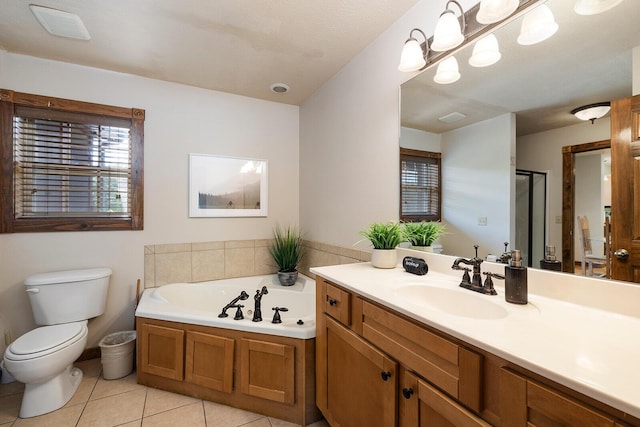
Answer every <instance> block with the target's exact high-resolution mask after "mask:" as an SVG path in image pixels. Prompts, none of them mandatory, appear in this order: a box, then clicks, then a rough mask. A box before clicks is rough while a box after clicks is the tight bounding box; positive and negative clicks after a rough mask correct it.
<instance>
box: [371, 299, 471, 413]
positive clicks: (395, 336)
mask: <svg viewBox="0 0 640 427" xmlns="http://www.w3.org/2000/svg"><path fill="white" fill-rule="evenodd" d="M362 335H363V337H364V338H366V339H367V340H369V341H370V342H371V343H372V344H374V345H376V346H377V347H378V348H380V349H381V350H383V351H384V352H386V353H387V354H389V356H391V357H393V358H394V359H396V360H398V361H399V362H400V363H401V364H402V365H404V366H406V367H407V368H409V369H410V370H412V371H414V372H416V373H417V374H419V375H420V376H422V377H423V378H425V379H426V380H428V381H430V382H431V383H432V384H434V385H435V386H437V387H438V388H440V389H441V390H443V391H444V392H446V393H447V394H449V395H450V396H452V397H454V398H455V399H458V400H459V401H460V402H462V403H463V404H464V405H466V406H467V407H469V408H470V409H472V410H474V411H476V412H480V411H481V409H482V408H481V390H482V388H481V378H482V356H481V355H479V354H478V353H475V352H473V351H471V350H468V349H466V348H464V347H462V346H460V345H458V344H456V343H454V342H452V341H450V340H448V339H446V338H444V337H442V336H440V335H437V334H435V333H433V332H431V331H429V330H427V329H426V328H424V327H422V326H420V325H418V324H416V323H414V322H411V321H409V320H407V319H404V318H402V317H400V316H398V315H396V314H394V313H391V312H389V311H388V309H384V308H381V307H378V306H377V305H375V304H372V303H370V302H368V301H363V302H362Z"/></svg>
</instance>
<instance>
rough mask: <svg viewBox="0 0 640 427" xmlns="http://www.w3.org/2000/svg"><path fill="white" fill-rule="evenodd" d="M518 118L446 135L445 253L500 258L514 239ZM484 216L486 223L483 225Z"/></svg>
mask: <svg viewBox="0 0 640 427" xmlns="http://www.w3.org/2000/svg"><path fill="white" fill-rule="evenodd" d="M514 150H515V115H514V114H511V113H509V114H503V115H502V116H499V117H496V118H494V119H490V120H485V121H483V122H480V123H475V124H473V125H469V126H465V127H464V128H461V129H457V130H454V131H451V132H447V133H444V134H443V135H442V192H443V195H444V196H443V201H442V203H443V206H442V212H443V222H444V223H446V224H447V233H448V234H447V235H445V236H443V237H441V238H440V242H441V243H442V246H443V248H444V253H447V254H452V255H460V256H465V257H470V256H473V255H475V252H474V249H473V246H474V245H476V244H477V245H479V246H480V247H479V249H478V255H479V256H480V257H481V258H484V257H486V256H487V254H490V253H492V254H496V255H499V254H501V253H502V252H503V251H504V246H503V242H505V241H507V242H512V237H513V236H515V167H514V166H512V162H511V159H512V156H513V152H514ZM480 218H485V219H486V225H480V224H479V223H480V221H479V220H480Z"/></svg>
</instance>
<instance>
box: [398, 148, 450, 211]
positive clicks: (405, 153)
mask: <svg viewBox="0 0 640 427" xmlns="http://www.w3.org/2000/svg"><path fill="white" fill-rule="evenodd" d="M411 157H413V158H416V157H418V158H428V159H436V160H437V164H438V212H437V214H436V215H403V214H402V200H403V196H402V194H403V193H402V162H403V160H405V159H407V158H411ZM399 170H400V200H399V203H398V205H399V216H400V220H401V221H403V222H418V221H441V220H442V153H436V152H432V151H422V150H414V149H411V148H403V147H400V164H399Z"/></svg>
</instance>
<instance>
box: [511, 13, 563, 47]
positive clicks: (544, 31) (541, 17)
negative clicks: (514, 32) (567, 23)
mask: <svg viewBox="0 0 640 427" xmlns="http://www.w3.org/2000/svg"><path fill="white" fill-rule="evenodd" d="M556 31H558V24H557V23H556V21H555V19H554V18H553V12H551V9H549V7H548V6H547V5H546V4H543V5H540V6H538V7H536V8H535V9H533V10H532V11H531V12H529V13H527V14H526V15H525V16H524V19H523V20H522V27H521V28H520V35H519V36H518V44H521V45H525V46H528V45H532V44H536V43H540V42H541V41H544V40H546V39H548V38H549V37H551V36H552V35H554V34H555V33H556Z"/></svg>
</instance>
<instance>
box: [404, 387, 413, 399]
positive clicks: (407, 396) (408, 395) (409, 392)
mask: <svg viewBox="0 0 640 427" xmlns="http://www.w3.org/2000/svg"><path fill="white" fill-rule="evenodd" d="M402 395H403V396H404V398H405V399H411V396H413V389H412V388H403V389H402Z"/></svg>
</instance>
